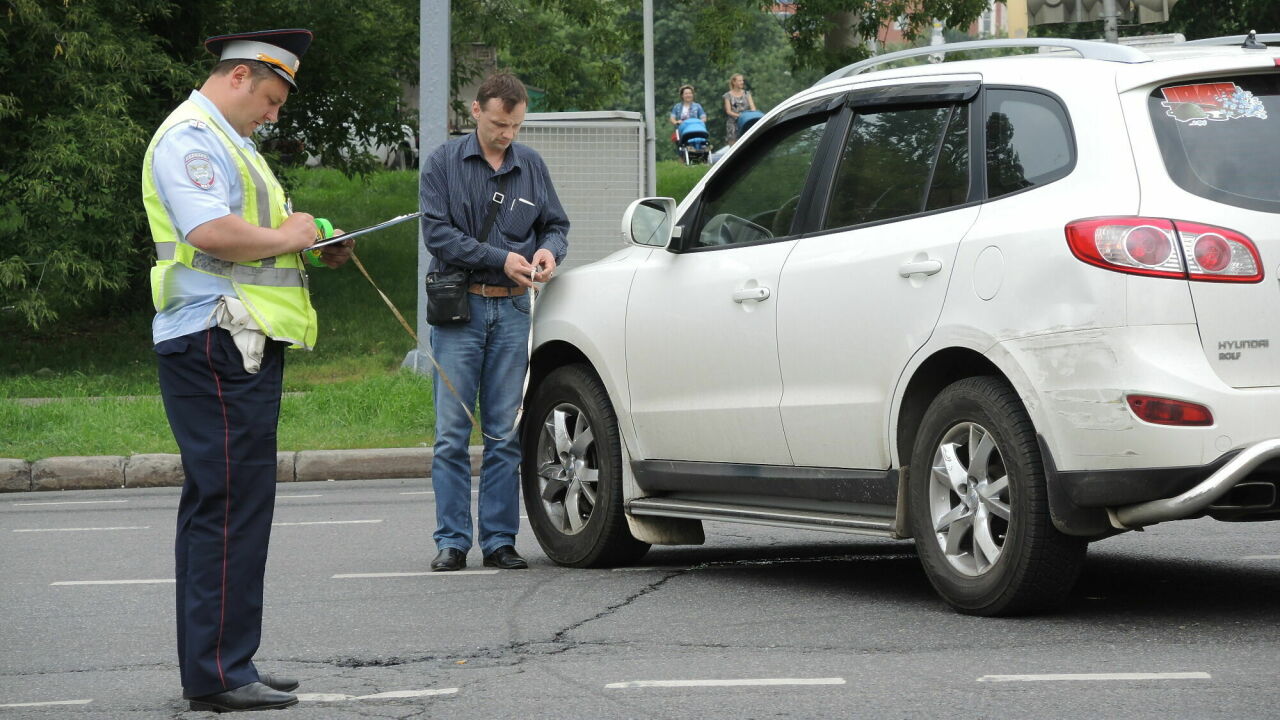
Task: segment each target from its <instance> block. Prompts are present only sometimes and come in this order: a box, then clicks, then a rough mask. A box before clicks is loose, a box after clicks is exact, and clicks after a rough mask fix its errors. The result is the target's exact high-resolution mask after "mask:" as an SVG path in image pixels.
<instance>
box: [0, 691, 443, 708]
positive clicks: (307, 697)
mask: <svg viewBox="0 0 1280 720" xmlns="http://www.w3.org/2000/svg"><path fill="white" fill-rule="evenodd" d="M456 692H458V688H456V687H455V688H438V689H434V690H392V691H390V692H383V693H375V694H373V695H344V694H342V693H298V700H299V701H301V702H344V701H346V700H394V699H397V698H414V697H428V696H431V695H452V694H454V693H456ZM0 707H3V706H0Z"/></svg>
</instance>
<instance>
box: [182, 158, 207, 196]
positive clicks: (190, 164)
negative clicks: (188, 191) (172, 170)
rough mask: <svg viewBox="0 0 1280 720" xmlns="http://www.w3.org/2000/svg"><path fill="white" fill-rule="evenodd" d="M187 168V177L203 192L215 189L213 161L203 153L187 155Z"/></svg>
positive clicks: (185, 161) (184, 159)
mask: <svg viewBox="0 0 1280 720" xmlns="http://www.w3.org/2000/svg"><path fill="white" fill-rule="evenodd" d="M183 162H184V163H185V164H186V166H187V177H189V178H191V182H192V183H194V184H195V186H196V187H198V188H200V189H201V190H208V189H209V188H211V187H213V161H211V160H210V159H209V156H208V155H207V154H206V153H203V152H193V153H187V155H186V157H184V158H183Z"/></svg>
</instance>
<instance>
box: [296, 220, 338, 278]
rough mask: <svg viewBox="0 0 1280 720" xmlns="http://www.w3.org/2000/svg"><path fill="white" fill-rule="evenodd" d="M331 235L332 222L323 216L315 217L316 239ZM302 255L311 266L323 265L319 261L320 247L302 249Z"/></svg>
mask: <svg viewBox="0 0 1280 720" xmlns="http://www.w3.org/2000/svg"><path fill="white" fill-rule="evenodd" d="M332 237H333V223H331V222H329V221H328V220H326V219H324V218H316V240H328V239H330V238H332ZM302 256H303V257H305V258H306V259H307V263H308V264H310V265H311V267H324V263H322V262H320V248H313V249H311V250H303V251H302Z"/></svg>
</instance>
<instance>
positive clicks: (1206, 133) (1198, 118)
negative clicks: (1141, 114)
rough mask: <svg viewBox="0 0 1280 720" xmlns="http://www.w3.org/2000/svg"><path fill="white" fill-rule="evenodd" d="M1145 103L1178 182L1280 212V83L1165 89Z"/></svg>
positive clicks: (1228, 82)
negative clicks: (1278, 168)
mask: <svg viewBox="0 0 1280 720" xmlns="http://www.w3.org/2000/svg"><path fill="white" fill-rule="evenodd" d="M1147 104H1148V107H1149V108H1150V111H1151V121H1152V123H1153V124H1154V125H1155V130H1156V140H1157V141H1158V142H1159V144H1160V152H1161V154H1162V155H1163V156H1164V165H1165V168H1167V169H1168V171H1169V175H1170V176H1171V177H1172V178H1173V181H1174V182H1176V183H1177V184H1178V185H1179V186H1181V187H1182V188H1184V189H1186V190H1188V191H1190V192H1193V193H1195V194H1196V195H1199V196H1201V197H1205V198H1209V199H1210V200H1214V201H1217V202H1222V203H1226V204H1228V205H1234V206H1236V207H1243V208H1250V209H1254V210H1263V211H1266V212H1280V181H1277V179H1276V178H1277V176H1278V175H1280V170H1277V167H1278V165H1277V163H1280V78H1278V77H1276V76H1275V75H1251V76H1241V77H1230V78H1215V79H1212V80H1202V81H1199V82H1195V83H1180V84H1175V85H1166V86H1164V87H1161V88H1158V89H1156V91H1155V92H1153V93H1151V97H1150V99H1149V100H1148V101H1147Z"/></svg>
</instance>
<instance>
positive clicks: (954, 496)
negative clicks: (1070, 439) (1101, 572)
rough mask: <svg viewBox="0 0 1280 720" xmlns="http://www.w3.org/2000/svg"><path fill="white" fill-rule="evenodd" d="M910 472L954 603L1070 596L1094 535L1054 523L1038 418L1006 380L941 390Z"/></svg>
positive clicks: (934, 572)
mask: <svg viewBox="0 0 1280 720" xmlns="http://www.w3.org/2000/svg"><path fill="white" fill-rule="evenodd" d="M908 472H909V478H908V488H909V489H908V493H909V495H908V512H909V514H910V520H911V528H912V532H913V535H914V537H915V539H916V548H917V550H918V552H919V555H920V561H921V563H922V564H923V565H924V569H925V574H926V575H927V576H928V578H929V582H930V583H932V585H933V587H934V589H935V590H937V592H938V594H940V595H941V596H942V597H943V599H944V600H946V601H947V603H949V604H950V605H951V606H952V607H953V608H955V609H956V610H958V611H960V612H962V613H966V614H970V615H986V616H995V615H1018V614H1027V613H1033V612H1038V611H1043V610H1046V609H1049V608H1052V607H1054V606H1055V605H1058V604H1060V603H1061V602H1063V601H1064V600H1065V599H1066V596H1067V594H1068V593H1069V592H1070V590H1071V588H1072V587H1073V586H1074V585H1075V582H1076V579H1077V577H1079V574H1080V570H1081V568H1082V566H1083V564H1084V558H1085V553H1086V551H1087V549H1088V541H1087V540H1085V539H1083V538H1077V537H1071V536H1068V535H1064V534H1062V533H1061V532H1059V531H1058V530H1057V528H1055V527H1054V526H1053V522H1052V520H1051V518H1050V516H1049V500H1048V493H1047V491H1046V489H1045V476H1044V467H1043V465H1042V463H1041V458H1040V449H1039V445H1038V444H1037V442H1036V434H1035V428H1034V426H1033V425H1032V424H1031V418H1030V417H1029V416H1028V415H1027V412H1026V409H1025V408H1024V407H1023V405H1022V402H1021V400H1020V399H1019V398H1018V395H1017V393H1016V392H1014V390H1013V388H1011V387H1009V385H1008V384H1007V383H1005V382H1003V381H1002V380H1000V379H997V378H994V377H972V378H966V379H964V380H960V381H958V382H956V383H953V384H952V385H950V386H948V387H947V388H945V389H944V390H943V391H942V392H941V393H939V394H938V396H937V397H936V398H935V399H934V401H933V403H932V404H931V405H930V406H929V409H928V410H927V411H926V412H925V415H924V418H923V420H922V421H921V424H920V431H919V433H918V434H917V436H916V442H915V448H914V451H913V453H912V456H911V465H910V467H909V469H908Z"/></svg>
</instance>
